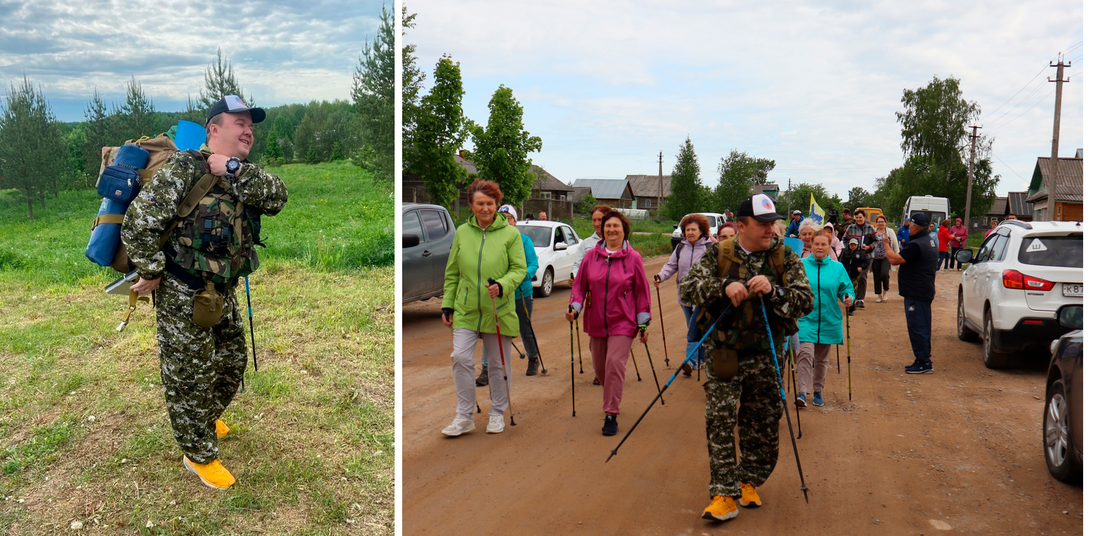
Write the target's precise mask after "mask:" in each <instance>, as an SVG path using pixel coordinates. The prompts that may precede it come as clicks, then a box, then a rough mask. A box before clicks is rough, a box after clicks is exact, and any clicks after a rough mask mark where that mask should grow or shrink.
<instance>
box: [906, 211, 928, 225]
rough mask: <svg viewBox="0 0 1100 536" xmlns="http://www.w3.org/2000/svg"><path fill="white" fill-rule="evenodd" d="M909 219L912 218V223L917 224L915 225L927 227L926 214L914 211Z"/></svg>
mask: <svg viewBox="0 0 1100 536" xmlns="http://www.w3.org/2000/svg"><path fill="white" fill-rule="evenodd" d="M910 219H911V220H913V223H915V224H917V227H928V223H929V221H928V214H925V213H923V212H914V213H913V216H912V217H911V218H910Z"/></svg>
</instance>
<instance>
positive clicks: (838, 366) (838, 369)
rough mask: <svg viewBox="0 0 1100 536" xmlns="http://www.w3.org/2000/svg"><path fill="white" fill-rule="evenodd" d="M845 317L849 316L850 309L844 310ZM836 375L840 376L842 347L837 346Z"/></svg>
mask: <svg viewBox="0 0 1100 536" xmlns="http://www.w3.org/2000/svg"><path fill="white" fill-rule="evenodd" d="M844 316H848V308H847V307H845V308H844ZM836 373H837V374H840V345H839V344H838V345H836Z"/></svg>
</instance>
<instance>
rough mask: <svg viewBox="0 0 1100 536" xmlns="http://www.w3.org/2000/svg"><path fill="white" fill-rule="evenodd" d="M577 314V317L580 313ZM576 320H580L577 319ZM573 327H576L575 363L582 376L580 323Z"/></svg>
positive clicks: (582, 353) (582, 359) (582, 356)
mask: <svg viewBox="0 0 1100 536" xmlns="http://www.w3.org/2000/svg"><path fill="white" fill-rule="evenodd" d="M570 307H572V306H570ZM577 314H578V315H579V314H580V313H577ZM577 320H580V319H579V318H578V319H577ZM574 325H575V326H576V327H577V363H578V364H579V365H580V369H581V374H584V351H583V350H581V325H580V323H575V324H574Z"/></svg>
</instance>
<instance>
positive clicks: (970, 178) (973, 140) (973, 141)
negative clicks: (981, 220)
mask: <svg viewBox="0 0 1100 536" xmlns="http://www.w3.org/2000/svg"><path fill="white" fill-rule="evenodd" d="M970 128H972V129H974V132H973V133H972V134H971V135H970V172H969V173H967V176H966V212H964V213H963V227H966V229H967V231H966V232H968V233H969V232H970V190H971V189H973V188H974V153H975V146H976V145H977V143H978V129H979V128H982V127H979V126H974V125H970Z"/></svg>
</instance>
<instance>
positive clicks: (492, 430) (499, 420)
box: [485, 413, 504, 434]
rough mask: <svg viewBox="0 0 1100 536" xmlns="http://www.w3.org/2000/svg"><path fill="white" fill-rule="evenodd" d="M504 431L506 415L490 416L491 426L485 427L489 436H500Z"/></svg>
mask: <svg viewBox="0 0 1100 536" xmlns="http://www.w3.org/2000/svg"><path fill="white" fill-rule="evenodd" d="M503 431H504V415H493V414H491V413H490V414H489V426H486V427H485V433H487V434H499V433H501V432H503Z"/></svg>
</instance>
